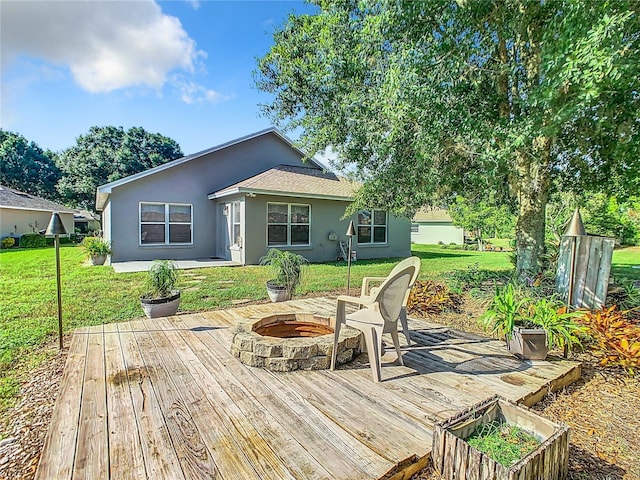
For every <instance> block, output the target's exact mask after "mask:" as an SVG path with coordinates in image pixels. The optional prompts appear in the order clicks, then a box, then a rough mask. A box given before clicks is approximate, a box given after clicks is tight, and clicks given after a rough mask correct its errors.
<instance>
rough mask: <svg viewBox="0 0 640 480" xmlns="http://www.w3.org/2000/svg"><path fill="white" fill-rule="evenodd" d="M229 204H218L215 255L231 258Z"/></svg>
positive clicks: (226, 258)
mask: <svg viewBox="0 0 640 480" xmlns="http://www.w3.org/2000/svg"><path fill="white" fill-rule="evenodd" d="M230 210H231V204H230V203H221V204H219V205H218V221H217V222H216V223H217V224H218V228H217V232H216V237H217V242H216V257H218V258H223V259H225V260H231V252H230V251H229V247H230V245H231V212H230Z"/></svg>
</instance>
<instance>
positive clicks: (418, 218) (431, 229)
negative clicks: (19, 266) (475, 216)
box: [411, 208, 464, 245]
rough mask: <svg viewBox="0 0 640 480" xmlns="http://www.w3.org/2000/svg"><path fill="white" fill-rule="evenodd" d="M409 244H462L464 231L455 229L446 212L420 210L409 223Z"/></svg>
mask: <svg viewBox="0 0 640 480" xmlns="http://www.w3.org/2000/svg"><path fill="white" fill-rule="evenodd" d="M411 243H418V244H427V245H429V244H437V243H444V244H450V243H456V244H458V245H461V244H463V243H464V230H463V229H462V228H460V227H456V226H455V225H454V224H453V220H452V219H451V217H450V216H449V214H448V213H447V211H446V210H442V209H438V208H434V209H431V208H421V209H420V210H418V212H416V214H415V215H414V217H413V220H412V223H411Z"/></svg>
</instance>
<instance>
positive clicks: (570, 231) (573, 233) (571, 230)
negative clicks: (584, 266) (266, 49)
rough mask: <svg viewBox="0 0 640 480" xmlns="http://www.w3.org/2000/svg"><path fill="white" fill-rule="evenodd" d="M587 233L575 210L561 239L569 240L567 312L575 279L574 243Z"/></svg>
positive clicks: (570, 303)
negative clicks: (568, 238)
mask: <svg viewBox="0 0 640 480" xmlns="http://www.w3.org/2000/svg"><path fill="white" fill-rule="evenodd" d="M586 234H587V232H586V231H585V229H584V225H583V224H582V218H581V217H580V210H579V209H578V208H576V211H575V212H573V216H572V217H571V221H570V222H569V226H568V227H567V231H566V232H564V235H563V237H570V238H571V257H570V260H569V288H568V291H567V310H569V309H570V308H571V306H572V300H573V282H574V277H575V266H576V265H575V263H576V243H577V237H581V236H583V235H586Z"/></svg>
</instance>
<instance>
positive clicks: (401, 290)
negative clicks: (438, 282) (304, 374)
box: [331, 259, 416, 382]
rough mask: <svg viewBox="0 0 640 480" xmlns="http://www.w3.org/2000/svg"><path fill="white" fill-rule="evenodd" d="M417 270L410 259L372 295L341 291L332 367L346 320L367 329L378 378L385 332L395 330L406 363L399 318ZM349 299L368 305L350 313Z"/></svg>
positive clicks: (393, 331) (396, 269)
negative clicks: (348, 312)
mask: <svg viewBox="0 0 640 480" xmlns="http://www.w3.org/2000/svg"><path fill="white" fill-rule="evenodd" d="M407 260H408V259H407ZM400 263H403V262H400ZM415 271H416V266H415V264H414V263H413V262H406V263H405V264H404V268H401V269H400V268H397V267H396V268H394V269H393V270H392V271H391V273H390V274H389V276H388V277H386V279H385V280H384V281H383V282H382V284H381V285H380V286H379V287H377V288H376V289H375V291H372V294H371V295H370V296H368V297H350V296H348V295H340V296H339V297H338V307H337V310H336V327H335V331H334V337H333V351H332V352H331V370H334V369H335V366H336V357H337V354H338V352H337V349H338V339H339V337H340V329H341V327H342V325H343V324H344V325H347V326H349V327H353V328H356V329H358V330H360V331H361V332H362V333H363V335H364V340H365V344H366V347H367V354H368V356H369V365H370V366H371V373H372V374H373V380H374V381H375V382H379V381H380V377H381V372H380V356H381V355H380V352H381V351H382V335H383V334H384V333H389V334H391V338H392V339H393V345H394V347H395V348H396V353H397V355H398V362H399V363H400V365H404V362H403V361H402V354H401V352H400V340H399V338H398V318H399V317H400V311H401V310H402V305H403V303H404V302H405V297H406V296H407V289H408V287H409V283H410V282H411V279H412V278H413V277H414V275H415ZM354 300H355V301H354ZM363 300H365V301H363ZM347 303H359V304H360V305H363V306H365V307H366V308H363V309H360V310H357V311H356V312H354V313H350V314H349V315H346V304H347Z"/></svg>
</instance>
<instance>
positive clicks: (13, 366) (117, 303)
mask: <svg viewBox="0 0 640 480" xmlns="http://www.w3.org/2000/svg"><path fill="white" fill-rule="evenodd" d="M412 247H413V248H414V252H413V253H414V255H417V256H419V257H420V258H421V259H422V269H421V278H425V279H426V278H433V277H440V276H443V274H445V273H448V272H451V271H454V270H465V269H467V268H468V267H469V266H471V265H473V264H476V263H477V264H478V267H479V268H480V269H482V270H491V271H497V272H504V273H507V272H508V271H509V270H510V269H511V264H510V262H509V254H508V253H503V252H475V251H467V250H446V249H442V248H440V246H439V245H413V246H412ZM60 256H61V265H62V266H61V271H62V275H61V281H62V310H63V326H64V330H65V332H71V331H72V330H74V329H75V328H78V327H81V326H90V325H99V324H103V323H112V322H118V321H123V320H129V319H132V318H135V317H139V316H141V315H142V310H141V307H140V304H139V301H138V297H139V296H140V294H141V293H143V291H144V289H145V285H144V283H145V278H146V273H144V272H142V273H121V274H116V273H114V271H113V269H112V268H111V267H108V266H102V267H93V266H86V265H85V256H84V252H83V250H82V248H80V247H78V246H72V245H63V246H62V247H61V249H60ZM397 261H398V259H382V260H359V261H358V262H356V263H355V264H353V266H352V268H351V286H352V288H354V289H357V288H358V286H359V285H360V283H361V281H362V278H363V277H365V276H384V275H386V274H387V273H389V271H390V270H391V269H392V268H393V266H394V265H395V264H396V263H397ZM635 263H638V255H637V251H636V252H635V253H634V252H632V253H631V254H627V252H626V251H625V250H617V251H616V252H615V253H614V264H615V268H614V273H615V271H616V269H621V270H624V271H626V269H627V268H628V270H629V271H632V269H631V268H630V266H631V265H633V264H635ZM632 272H633V273H636V272H638V270H633V271H632ZM638 273H640V272H638ZM346 275H347V267H346V264H345V263H344V262H332V263H323V264H312V265H310V267H309V270H308V272H307V275H306V276H305V278H303V281H302V284H301V286H300V288H299V289H298V291H297V295H307V294H310V295H322V294H327V293H329V292H334V293H335V292H338V291H342V290H343V289H344V288H345V285H346ZM269 277H270V275H269V270H268V268H267V267H261V266H247V267H217V268H206V269H198V270H186V271H183V272H181V275H180V279H179V281H178V288H180V289H181V290H182V303H181V305H180V311H181V312H199V311H205V310H213V309H218V308H225V307H229V306H232V305H233V303H232V302H233V301H234V300H236V301H237V300H265V299H266V298H267V296H266V288H265V282H266V281H267V280H268V279H269ZM0 292H2V295H1V296H0V312H1V313H0V414H1V413H2V412H3V411H5V409H6V408H7V406H8V405H10V404H11V403H12V402H13V401H14V400H15V395H16V393H17V391H18V387H19V383H20V381H21V379H23V378H24V376H25V375H27V374H28V372H29V370H30V369H32V368H33V367H35V366H37V365H38V364H39V363H41V362H43V361H45V360H46V358H47V357H46V355H47V354H46V353H45V351H46V349H42V348H40V347H41V346H42V345H44V344H46V343H47V342H50V341H52V340H54V339H55V338H56V337H57V328H58V327H57V310H56V308H57V302H56V281H55V252H54V250H53V248H41V249H33V250H20V249H11V250H2V251H0ZM354 293H355V292H354ZM0 416H1V415H0Z"/></svg>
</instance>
